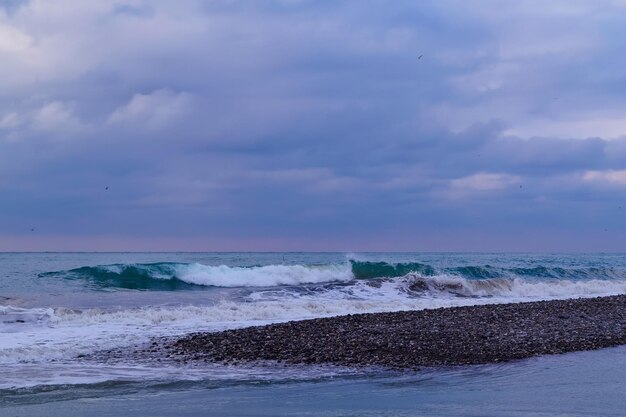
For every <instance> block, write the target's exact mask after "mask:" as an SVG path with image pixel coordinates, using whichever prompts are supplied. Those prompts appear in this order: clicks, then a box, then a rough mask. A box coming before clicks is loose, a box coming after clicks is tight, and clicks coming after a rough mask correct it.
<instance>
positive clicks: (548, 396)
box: [0, 253, 626, 416]
mask: <svg viewBox="0 0 626 417" xmlns="http://www.w3.org/2000/svg"><path fill="white" fill-rule="evenodd" d="M416 284H419V285H416ZM622 293H626V256H624V255H614V254H611V255H609V254H606V255H603V254H595V255H588V254H577V255H562V254H548V255H536V254H405V253H402V254H373V253H368V254H344V253H260V254H259V253H223V254H220V253H147V254H140V253H111V254H108V253H95V254H92V253H33V254H0V365H1V366H0V415H16V416H21V415H24V416H27V415H28V416H36V415H50V416H56V415H58V416H74V415H76V416H79V415H87V414H89V415H93V416H109V415H111V416H113V415H115V416H119V415H129V416H130V415H133V416H137V415H146V416H149V415H155V416H158V415H190V416H195V415H216V416H218V415H239V416H246V415H259V416H261V415H325V416H348V415H355V416H356V415H394V416H395V415H398V416H404V415H452V416H481V415H485V416H486V415H493V416H496V415H498V416H499V415H504V416H518V415H520V416H521V415H530V414H532V415H546V416H562V415H581V416H582V415H624V412H623V411H622V410H623V408H624V405H626V403H625V402H624V400H623V399H622V396H623V392H626V384H625V383H624V382H623V381H624V380H625V379H626V371H624V369H626V367H624V365H626V349H624V348H621V347H620V348H614V349H606V350H601V351H596V352H580V353H573V354H567V355H559V356H547V357H541V358H533V359H530V360H525V361H519V362H514V363H509V364H503V365H489V366H474V367H461V368H452V369H449V368H448V369H424V370H422V371H419V372H406V373H402V372H400V373H399V372H391V371H386V370H381V369H345V368H338V367H306V366H296V367H284V366H278V365H267V364H266V365H250V366H237V367H234V366H220V365H208V366H206V367H191V366H178V365H173V364H171V363H168V364H165V363H163V364H160V363H154V361H149V360H145V361H142V360H140V359H137V358H130V357H129V358H117V359H115V360H104V359H102V358H100V359H85V358H89V357H90V354H91V353H94V352H99V351H102V350H106V349H111V348H120V347H122V348H123V347H125V346H140V345H142V344H143V343H146V342H149V341H150V339H151V338H152V337H160V336H176V335H181V334H186V333H188V332H191V331H216V330H221V329H226V328H236V327H242V326H248V325H256V324H265V323H271V322H280V321H287V320H297V319H305V318H312V317H323V316H332V315H337V314H348V313H360V312H375V311H395V310H406V309H423V308H436V307H441V306H456V305H472V304H487V303H502V302H519V301H531V300H538V299H555V298H572V297H589V296H597V295H610V294H622Z"/></svg>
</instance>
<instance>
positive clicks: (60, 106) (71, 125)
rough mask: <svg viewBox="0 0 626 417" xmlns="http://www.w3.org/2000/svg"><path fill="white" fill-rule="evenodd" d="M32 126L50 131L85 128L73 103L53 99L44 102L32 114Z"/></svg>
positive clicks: (70, 130)
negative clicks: (76, 113)
mask: <svg viewBox="0 0 626 417" xmlns="http://www.w3.org/2000/svg"><path fill="white" fill-rule="evenodd" d="M32 126H33V128H34V129H36V130H42V131H46V132H50V133H61V134H63V133H66V134H67V133H76V132H77V131H81V130H83V129H84V128H85V126H84V124H83V123H82V122H81V121H80V120H79V119H78V117H76V115H75V114H74V109H73V106H72V105H71V104H68V103H63V102H60V101H52V102H49V103H46V104H44V105H43V106H42V107H41V108H39V109H37V110H36V111H35V112H34V113H33V115H32Z"/></svg>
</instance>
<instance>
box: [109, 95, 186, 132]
mask: <svg viewBox="0 0 626 417" xmlns="http://www.w3.org/2000/svg"><path fill="white" fill-rule="evenodd" d="M192 103H193V99H192V96H191V95H190V94H189V93H185V92H180V93H174V92H172V91H169V90H165V89H162V90H156V91H153V92H152V93H149V94H135V95H133V97H132V98H131V99H130V101H129V102H128V103H127V104H125V105H123V106H120V107H118V108H117V109H115V110H114V111H113V113H112V114H111V116H110V117H109V119H108V123H109V124H125V125H131V126H134V127H138V128H147V129H160V128H164V127H166V126H168V125H171V124H172V123H174V122H177V121H179V120H180V119H181V118H183V117H184V116H185V115H186V114H189V113H190V112H191V111H192V110H193V109H192Z"/></svg>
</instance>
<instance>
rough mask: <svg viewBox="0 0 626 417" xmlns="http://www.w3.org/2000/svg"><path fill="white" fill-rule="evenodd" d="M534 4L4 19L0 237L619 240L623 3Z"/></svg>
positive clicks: (53, 6) (60, 7)
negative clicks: (600, 236) (598, 235)
mask: <svg viewBox="0 0 626 417" xmlns="http://www.w3.org/2000/svg"><path fill="white" fill-rule="evenodd" d="M544 3H545V2H543V3H542V2H539V1H535V0H524V1H520V2H516V3H515V4H507V6H506V7H502V5H500V4H499V3H497V2H494V1H492V0H481V1H478V2H473V3H472V4H471V5H470V4H467V3H464V2H459V1H456V0H445V1H423V2H413V1H408V0H407V1H405V0H399V1H394V2H393V3H389V2H382V1H373V2H368V3H367V4H365V3H363V2H358V1H343V0H338V1H334V2H312V1H278V0H276V1H267V2H243V1H226V0H223V1H222V0H216V1H211V2H201V1H196V0H183V1H180V2H176V4H174V3H172V2H169V1H165V0H155V1H152V2H149V4H148V3H145V2H141V1H127V2H119V1H117V0H115V1H114V0H110V1H109V0H103V1H99V2H81V3H80V4H76V3H75V2H72V1H70V0H55V1H48V2H43V1H30V2H23V3H19V4H18V3H15V2H14V3H11V4H12V5H13V6H11V7H10V8H9V9H10V10H9V9H7V10H8V11H5V10H0V58H2V62H3V65H1V66H0V89H2V92H3V94H2V95H1V96H0V199H1V201H3V202H7V203H6V204H3V207H2V208H0V210H1V213H0V231H1V232H0V234H7V235H8V234H11V236H16V235H19V234H20V233H21V230H22V228H23V227H24V225H25V224H31V223H33V222H35V221H36V222H38V223H39V225H38V227H37V230H40V231H42V233H48V236H63V235H68V236H76V235H84V236H89V239H90V240H89V241H90V242H95V241H97V239H98V236H104V235H106V234H108V233H115V234H116V236H124V235H126V236H133V237H134V238H136V241H144V242H145V241H146V240H149V238H150V237H154V238H155V239H156V238H157V236H160V237H159V239H161V240H159V241H166V240H167V238H168V237H171V238H172V241H174V240H176V241H179V242H180V241H184V240H185V238H189V239H190V241H194V242H201V241H202V239H203V238H205V237H206V238H207V239H208V236H210V237H211V239H213V241H216V240H218V237H223V238H224V239H227V240H228V241H229V242H237V241H238V240H240V241H242V242H243V241H244V240H245V239H252V238H254V239H256V240H254V241H255V242H259V241H263V239H264V238H268V239H270V238H271V239H273V240H274V241H280V242H290V241H294V242H295V241H298V242H303V241H306V239H304V238H303V236H307V237H308V236H310V237H311V241H312V242H335V243H336V245H337V246H341V245H344V246H351V245H352V244H354V245H355V246H353V248H355V249H358V245H359V244H362V243H363V242H374V241H376V239H377V238H378V237H381V236H386V237H385V239H384V241H385V242H386V243H389V244H391V245H393V242H394V241H396V240H397V241H398V242H400V241H402V242H404V243H403V244H402V245H403V246H402V248H405V249H408V250H410V249H412V248H414V247H413V246H411V245H413V244H415V245H417V244H418V243H419V242H421V243H420V245H422V246H420V247H426V248H428V242H436V241H438V240H437V239H439V241H440V243H441V245H440V246H439V247H441V248H444V249H445V242H443V241H441V238H439V237H438V236H444V235H445V236H456V235H463V236H465V235H467V236H472V234H473V233H478V232H476V231H477V230H478V231H480V233H481V236H483V235H489V233H492V234H493V236H494V241H496V240H497V239H500V240H499V241H504V240H506V237H507V236H509V235H510V236H514V235H515V236H517V235H521V234H520V232H521V231H525V233H526V232H527V233H529V235H528V236H531V235H532V236H533V237H534V238H535V239H531V238H530V237H528V239H527V241H525V242H521V243H520V244H519V245H520V246H515V247H516V248H519V247H521V246H523V245H526V246H525V247H526V249H533V241H537V239H536V237H537V236H544V237H546V234H548V233H551V235H550V236H548V237H550V239H551V240H550V241H553V242H556V243H555V247H556V246H558V242H559V241H560V242H565V243H569V242H570V241H571V240H572V239H571V236H572V235H571V234H572V233H579V234H580V235H581V236H583V235H585V233H587V232H588V231H589V230H595V229H596V228H598V227H599V225H600V224H601V223H602V226H603V227H602V230H604V228H607V227H605V223H606V224H608V225H609V226H611V225H612V226H615V227H614V229H615V230H619V227H618V226H620V225H622V223H620V222H621V221H622V220H620V219H621V217H620V216H619V215H618V214H617V213H615V212H613V211H611V210H613V208H614V207H615V206H616V202H617V201H619V199H620V198H621V197H620V196H619V195H617V194H618V193H616V192H615V190H616V187H621V186H622V185H623V179H622V177H623V176H624V175H623V171H624V170H625V169H626V130H625V129H626V126H625V125H624V123H622V119H623V117H622V115H623V109H624V108H626V107H625V106H626V94H625V93H626V88H625V84H624V75H623V68H624V67H626V58H624V55H623V53H621V52H622V50H623V45H622V43H623V42H622V41H621V39H624V35H626V32H625V30H624V28H625V27H626V17H625V16H626V15H625V14H624V13H622V12H623V4H621V3H618V2H614V1H600V2H594V3H593V4H592V3H589V2H583V1H580V2H578V1H575V2H570V1H560V0H559V1H555V2H551V3H550V4H544ZM419 56H422V58H421V59H420V58H418V57H419ZM64 138H73V139H80V140H59V139H64ZM519 185H523V188H522V189H520V188H519ZM105 186H109V190H108V191H107V192H106V193H104V192H103V190H104V187H105ZM461 200H462V201H461ZM43 207H45V211H44V210H43V209H42V208H43ZM564 212H565V213H566V214H564ZM70 219H71V220H70ZM548 229H550V231H549V232H548V231H546V230H548ZM622 229H623V228H622ZM28 230H30V228H29V229H28ZM533 233H534V235H533ZM566 235H567V236H569V237H568V238H565V237H564V238H559V236H566ZM29 236H30V235H29ZM496 237H497V239H496ZM618 237H619V236H617V235H616V237H615V239H614V240H613V242H619V239H618ZM244 238H245V239H244ZM42 239H43V238H42ZM103 239H104V238H103ZM142 239H143V240H142ZM546 239H547V237H546ZM155 241H156V240H155ZM249 241H252V240H249ZM382 241H383V239H381V242H382ZM418 241H419V242H418ZM468 241H470V242H471V239H470V238H468ZM480 241H481V242H483V241H484V242H486V243H484V245H485V246H481V247H473V246H472V247H468V248H467V249H472V250H480V249H489V248H493V247H495V248H497V249H500V246H498V245H495V244H494V245H492V246H489V243H488V241H486V240H480ZM577 241H580V242H583V241H584V239H579V240H577ZM42 242H43V240H42ZM416 242H417V243H416ZM313 244H314V243H312V245H313ZM233 245H235V244H233ZM582 245H583V244H582V243H581V247H582ZM513 246H514V245H513ZM513 246H511V247H513ZM398 247H400V246H398ZM415 247H417V246H415ZM394 248H395V247H393V246H389V247H388V248H387V247H383V248H382V249H389V250H393V249H394ZM614 248H615V249H619V248H618V245H617V244H616V245H614ZM138 249H140V248H138ZM248 249H263V248H262V247H255V248H248ZM286 249H291V248H289V247H286ZM318 249H323V247H322V244H321V243H320V246H319V248H318ZM592 249H593V248H592Z"/></svg>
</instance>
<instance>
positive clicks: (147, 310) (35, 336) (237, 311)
mask: <svg viewBox="0 0 626 417" xmlns="http://www.w3.org/2000/svg"><path fill="white" fill-rule="evenodd" d="M202 269H203V268H200V270H202ZM230 269H231V270H232V269H233V268H230ZM212 272H213V271H212ZM228 274H230V272H228ZM228 274H227V278H225V279H231V277H230V275H228ZM323 274H324V273H321V274H320V275H317V276H318V277H320V276H322V275H323ZM210 276H211V279H217V278H215V277H216V276H219V275H216V274H212V275H210ZM256 276H263V275H258V274H257V275H256ZM284 276H285V275H281V277H284ZM267 277H268V278H267V279H268V280H269V279H273V278H272V274H269V273H268V274H267ZM245 279H249V278H245ZM213 282H217V281H213ZM211 285H213V284H211ZM624 293H626V281H619V280H582V281H569V280H549V281H533V280H524V279H518V278H516V279H492V280H467V279H464V278H461V277H458V276H451V275H440V276H436V277H422V276H419V275H407V276H405V277H402V278H398V279H389V280H382V281H367V280H359V281H353V282H352V283H351V284H350V285H337V286H324V287H319V288H316V289H315V290H314V291H307V290H306V289H304V290H303V288H302V287H284V288H259V289H255V290H253V291H252V292H251V293H250V294H249V295H248V296H247V297H246V298H245V299H244V300H241V299H239V300H234V299H231V300H224V301H221V302H217V303H214V304H212V305H184V306H154V305H152V306H147V307H143V308H125V309H119V310H101V309H94V308H91V309H84V310H82V311H80V310H70V309H64V308H56V309H52V308H32V309H27V308H16V307H8V306H0V332H2V333H5V336H6V337H5V336H3V337H2V338H0V365H2V366H0V380H3V379H4V378H5V377H6V378H9V373H10V372H9V370H10V369H13V368H14V367H15V366H18V367H19V366H21V365H19V364H22V365H26V364H32V365H33V366H32V367H31V368H29V369H34V370H36V369H40V372H41V375H39V374H38V376H36V377H32V378H25V379H24V380H23V381H22V382H21V384H26V385H28V384H34V383H35V382H33V381H40V380H41V378H44V379H45V377H46V376H45V374H46V372H49V371H51V370H50V369H48V368H47V367H48V366H58V364H64V366H65V367H66V368H67V369H74V370H76V369H78V368H76V369H75V366H79V365H76V364H74V363H73V359H74V358H76V357H77V356H78V355H84V354H89V353H92V352H95V351H98V350H104V349H111V348H117V347H123V346H132V345H138V344H142V343H145V342H148V341H149V340H150V338H151V337H158V336H175V335H181V334H186V333H189V332H194V331H217V330H223V329H229V328H238V327H245V326H250V325H261V324H267V323H275V322H283V321H288V320H300V319H308V318H317V317H329V316H336V315H342V314H351V313H370V312H385V311H401V310H419V309H430V308H439V307H451V306H463V305H478V304H490V303H510V302H520V301H534V300H545V299H558V298H574V297H591V296H599V295H613V294H624ZM198 294H200V295H202V294H203V292H198ZM9 333H10V335H9ZM52 361H55V362H54V364H53V362H52ZM36 365H38V366H39V367H38V366H36ZM80 366H82V365H80ZM2 369H4V370H2ZM81 369H82V368H81ZM11 372H12V371H11ZM32 372H35V371H32ZM76 372H78V371H76ZM80 372H82V371H80ZM115 372H118V371H115ZM120 372H122V371H120ZM129 372H130V371H129ZM131 373H132V372H131ZM76 375H78V374H74V376H73V377H72V378H73V379H71V380H72V381H75V380H80V378H82V377H76ZM85 378H86V379H85V380H89V374H88V372H87V374H86V375H85ZM115 378H118V376H115ZM118 379H119V378H118ZM7 380H8V379H7ZM62 380H63V378H62V375H61V376H58V378H57V377H55V381H57V382H56V383H58V381H62Z"/></svg>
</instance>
